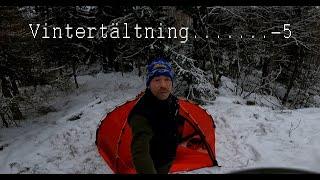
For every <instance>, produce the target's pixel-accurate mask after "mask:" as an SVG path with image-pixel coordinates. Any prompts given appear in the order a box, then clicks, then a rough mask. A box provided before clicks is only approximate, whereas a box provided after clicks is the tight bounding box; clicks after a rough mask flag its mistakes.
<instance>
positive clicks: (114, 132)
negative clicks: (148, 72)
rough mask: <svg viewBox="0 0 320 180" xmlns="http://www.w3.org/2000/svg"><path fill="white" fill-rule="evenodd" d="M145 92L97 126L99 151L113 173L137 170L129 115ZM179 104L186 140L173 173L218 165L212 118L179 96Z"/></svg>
mask: <svg viewBox="0 0 320 180" xmlns="http://www.w3.org/2000/svg"><path fill="white" fill-rule="evenodd" d="M142 94H143V93H141V94H140V95H138V96H137V97H136V98H135V99H133V100H131V101H127V102H126V103H124V104H122V105H120V106H117V107H116V108H115V109H114V110H113V111H111V112H109V113H108V114H107V115H106V116H105V117H104V118H103V119H102V121H101V122H100V125H99V128H98V129H97V132H96V145H97V148H98V151H99V153H100V155H101V156H102V158H103V159H104V160H105V161H106V163H107V164H108V165H109V167H110V168H111V169H112V170H113V171H114V173H121V174H135V173H136V171H135V168H134V165H133V162H132V159H131V150H130V145H131V140H132V137H131V136H132V135H131V129H130V126H129V124H128V123H127V117H128V115H129V112H130V111H131V109H132V108H133V107H134V105H135V104H136V103H137V101H138V100H139V99H140V97H141V96H142ZM178 103H179V115H180V116H181V118H184V119H185V123H184V128H183V141H182V142H181V143H180V144H179V146H178V149H177V157H176V159H175V160H174V162H173V165H172V167H171V169H170V173H174V172H179V171H180V172H181V171H190V170H195V169H199V168H204V167H211V166H217V165H218V164H217V161H216V154H215V124H214V121H213V119H212V117H211V116H210V115H209V114H208V113H207V112H206V111H205V110H204V109H203V108H201V107H200V106H199V105H197V104H196V103H194V102H192V101H189V100H185V99H181V98H179V100H178Z"/></svg>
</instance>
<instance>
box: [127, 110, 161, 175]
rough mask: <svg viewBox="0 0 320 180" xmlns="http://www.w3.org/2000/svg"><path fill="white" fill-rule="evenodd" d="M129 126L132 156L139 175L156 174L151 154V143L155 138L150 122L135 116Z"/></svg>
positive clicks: (130, 120)
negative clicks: (153, 137)
mask: <svg viewBox="0 0 320 180" xmlns="http://www.w3.org/2000/svg"><path fill="white" fill-rule="evenodd" d="M129 124H130V126H131V130H132V142H131V155H132V160H133V164H134V166H135V169H136V171H137V173H139V174H156V173H157V171H156V169H155V167H154V164H153V161H152V158H151V155H150V152H149V143H150V140H151V138H152V136H153V132H152V129H151V126H150V124H149V122H148V121H147V119H146V118H145V117H143V116H140V115H133V116H132V117H131V118H130V119H129Z"/></svg>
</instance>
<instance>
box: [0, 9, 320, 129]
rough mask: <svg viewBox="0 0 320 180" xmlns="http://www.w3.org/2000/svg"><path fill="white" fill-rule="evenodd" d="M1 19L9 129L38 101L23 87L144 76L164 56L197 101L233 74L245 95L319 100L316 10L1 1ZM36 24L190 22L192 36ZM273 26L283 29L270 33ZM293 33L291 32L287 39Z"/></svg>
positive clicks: (181, 88)
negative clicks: (79, 34)
mask: <svg viewBox="0 0 320 180" xmlns="http://www.w3.org/2000/svg"><path fill="white" fill-rule="evenodd" d="M0 15H1V22H0V83H1V88H0V89H1V90H0V95H1V97H0V99H1V103H0V105H1V106H0V118H1V121H2V126H5V127H9V126H10V125H11V124H16V121H17V120H22V119H24V114H25V113H26V111H27V108H25V107H22V104H25V103H22V102H26V101H27V102H30V97H28V96H27V95H26V94H25V92H24V91H26V88H27V87H32V88H34V89H37V87H38V86H39V85H49V86H50V87H52V88H53V87H54V88H59V89H61V90H68V89H75V88H79V85H78V82H77V76H78V75H81V74H83V73H84V72H87V73H89V74H92V75H94V74H97V73H99V72H102V73H110V72H122V73H125V72H132V71H136V72H137V75H139V76H143V75H144V73H145V65H146V63H147V61H148V60H149V59H150V58H152V57H156V56H160V55H164V56H166V57H169V58H170V59H171V61H172V64H173V66H174V68H175V70H176V75H177V78H176V83H175V84H176V93H177V94H178V95H180V96H185V97H187V98H189V99H192V100H194V101H197V102H199V103H205V102H211V101H213V100H214V99H215V96H216V95H217V93H218V91H217V88H219V87H220V86H221V78H222V77H228V78H231V79H232V80H233V81H234V83H235V84H236V87H234V88H231V89H232V91H233V92H234V93H235V94H236V95H239V96H242V97H243V98H248V97H250V96H251V95H253V94H260V95H272V96H274V97H276V98H278V99H279V101H280V102H281V104H282V107H289V108H301V107H310V106H315V105H317V104H316V103H314V99H315V97H319V92H320V88H319V87H320V85H319V83H320V66H319V64H320V61H319V60H318V58H319V45H320V42H319V41H320V31H319V30H318V29H319V26H320V21H319V19H320V9H319V8H317V7H310V6H308V7H301V6H300V7H292V6H290V7H285V6H283V7H274V6H263V7H256V6H255V7H249V6H247V7H246V6H241V7H187V6H185V7H145V6H143V7H140V6H133V7H127V6H118V7H116V6H112V7H109V6H105V7H99V6H94V7H92V6H91V7H79V6H75V7H72V6H69V7H45V6H40V7H37V6H32V7H0ZM32 23H33V24H41V25H43V24H45V23H46V24H47V27H51V28H52V27H57V26H58V27H65V26H66V24H69V25H70V26H72V27H80V26H81V27H97V28H99V27H100V26H101V24H105V25H106V26H108V25H109V26H110V25H111V24H112V23H119V24H120V23H127V24H128V25H129V26H131V27H133V26H134V25H135V24H139V25H140V26H142V27H158V26H159V24H160V23H161V24H162V26H163V27H176V28H177V29H179V28H181V27H188V28H189V34H188V37H189V39H188V41H186V42H185V43H181V37H177V38H163V39H160V38H147V39H146V38H140V39H137V38H127V39H124V38H118V39H112V38H102V37H101V34H99V33H98V32H97V33H96V34H93V36H94V38H72V39H69V38H61V39H54V38H48V39H43V38H40V37H41V36H43V31H39V33H40V34H39V35H38V36H39V37H37V38H34V37H33V35H32V33H31V30H30V27H29V24H32ZM284 24H290V26H287V27H284ZM40 28H41V27H40ZM286 28H287V29H286ZM156 30H157V29H156ZM120 31H124V29H123V28H120ZM272 31H281V32H284V34H280V35H272V34H271V32H272ZM41 33H42V34H41ZM62 33H65V32H64V31H63V32H62ZM129 33H134V32H133V31H132V32H129ZM156 33H159V32H158V31H156ZM163 33H168V32H163ZM289 33H290V38H285V37H284V36H286V37H288V36H289ZM130 36H131V37H134V35H133V34H130ZM230 36H231V37H230ZM64 37H65V34H64ZM195 37H196V38H195ZM69 81H70V82H69Z"/></svg>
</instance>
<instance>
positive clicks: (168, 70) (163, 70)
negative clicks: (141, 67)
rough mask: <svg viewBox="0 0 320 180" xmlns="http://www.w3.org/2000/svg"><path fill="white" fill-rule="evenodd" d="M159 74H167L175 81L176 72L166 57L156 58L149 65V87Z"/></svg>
mask: <svg viewBox="0 0 320 180" xmlns="http://www.w3.org/2000/svg"><path fill="white" fill-rule="evenodd" d="M157 76H167V77H170V78H171V81H173V77H174V72H173V69H172V66H171V64H170V63H169V62H168V61H167V60H166V59H164V58H156V59H154V60H153V61H152V62H151V63H150V64H149V65H148V66H147V84H146V85H147V87H148V86H149V85H150V82H151V80H152V79H153V78H154V77H157Z"/></svg>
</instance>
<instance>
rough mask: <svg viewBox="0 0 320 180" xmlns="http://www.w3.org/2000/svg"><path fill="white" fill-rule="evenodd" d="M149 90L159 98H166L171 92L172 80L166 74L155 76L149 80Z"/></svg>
mask: <svg viewBox="0 0 320 180" xmlns="http://www.w3.org/2000/svg"><path fill="white" fill-rule="evenodd" d="M150 90H151V92H152V94H153V95H154V96H156V97H157V98H158V99H159V100H166V99H167V98H168V97H169V95H170V93H171V92H172V81H171V79H170V78H169V77H167V76H157V77H154V78H153V79H152V80H151V81H150Z"/></svg>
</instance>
